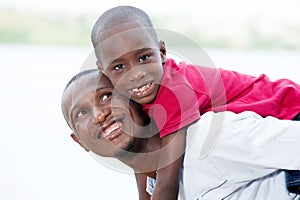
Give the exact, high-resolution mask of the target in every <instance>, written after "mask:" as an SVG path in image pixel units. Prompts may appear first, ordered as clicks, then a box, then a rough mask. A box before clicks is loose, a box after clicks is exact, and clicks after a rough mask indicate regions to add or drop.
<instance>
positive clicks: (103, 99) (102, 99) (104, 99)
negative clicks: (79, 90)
mask: <svg viewBox="0 0 300 200" xmlns="http://www.w3.org/2000/svg"><path fill="white" fill-rule="evenodd" d="M110 98H111V92H107V93H105V94H103V95H101V96H100V103H106V102H107V101H109V100H110Z"/></svg>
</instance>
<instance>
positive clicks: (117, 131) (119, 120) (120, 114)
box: [63, 72, 144, 157]
mask: <svg viewBox="0 0 300 200" xmlns="http://www.w3.org/2000/svg"><path fill="white" fill-rule="evenodd" d="M113 90H114V89H113V86H112V84H111V83H110V81H109V80H108V79H107V78H106V77H104V76H102V77H101V75H100V74H99V72H95V73H90V74H87V75H83V76H81V77H80V78H79V79H77V80H76V81H75V82H73V83H72V84H71V85H70V86H69V87H68V88H67V90H66V91H65V93H64V96H63V112H64V115H65V116H66V119H67V121H68V123H69V125H70V126H71V127H72V129H73V131H74V133H75V134H76V136H77V137H78V138H79V140H80V141H81V142H82V143H83V144H84V146H85V147H86V148H87V149H90V150H92V151H93V152H95V153H97V154H98V155H101V156H107V157H119V156H121V155H123V154H124V153H126V152H127V151H130V150H131V148H133V147H134V144H135V137H134V136H133V134H132V133H137V134H139V133H140V132H141V128H142V127H141V126H140V125H143V123H144V122H143V120H142V119H141V117H140V115H139V114H140V112H138V110H137V108H136V107H135V106H134V105H133V104H132V103H131V102H130V101H129V100H128V99H127V98H124V97H121V96H119V95H116V96H115V95H114V97H113ZM112 99H113V103H112ZM133 120H134V121H133Z"/></svg>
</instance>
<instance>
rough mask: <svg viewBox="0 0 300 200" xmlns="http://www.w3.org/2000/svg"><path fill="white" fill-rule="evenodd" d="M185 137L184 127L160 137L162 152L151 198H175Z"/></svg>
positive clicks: (154, 199) (167, 199)
mask: <svg viewBox="0 0 300 200" xmlns="http://www.w3.org/2000/svg"><path fill="white" fill-rule="evenodd" d="M185 137H186V128H183V129H180V130H179V131H177V132H174V133H172V134H170V135H167V136H165V137H163V138H162V150H161V151H162V152H161V155H160V160H159V166H158V170H157V175H156V184H155V188H154V192H153V195H152V198H151V199H153V200H158V199H162V200H177V197H178V190H179V172H180V169H181V165H182V159H183V156H184V155H183V154H184V150H185Z"/></svg>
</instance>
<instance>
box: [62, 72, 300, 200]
mask: <svg viewBox="0 0 300 200" xmlns="http://www.w3.org/2000/svg"><path fill="white" fill-rule="evenodd" d="M62 110H63V114H64V116H65V119H66V121H67V123H68V125H69V126H70V128H71V129H72V130H73V131H74V132H73V134H72V137H73V139H74V140H75V141H76V142H77V143H79V144H80V145H81V146H82V147H83V148H85V149H86V150H88V151H93V152H95V153H96V154H98V155H100V156H105V157H114V158H117V159H119V160H120V161H122V162H123V163H125V164H126V165H128V166H130V167H131V168H133V169H134V170H135V172H136V178H137V182H138V183H139V181H142V182H143V184H138V185H140V186H141V185H143V186H144V187H139V188H138V189H139V191H140V199H150V196H149V195H148V194H147V193H146V192H145V188H146V183H145V182H144V181H145V177H146V176H149V177H152V178H155V172H156V170H157V168H158V167H160V166H158V158H159V155H160V154H161V151H163V150H164V149H161V140H160V138H159V136H158V135H157V134H154V135H153V134H151V133H156V132H157V129H156V127H155V125H154V124H153V123H150V120H149V118H148V117H147V115H145V114H144V113H143V111H142V110H141V107H140V106H139V105H137V104H136V103H134V102H132V101H130V100H128V99H127V98H125V97H122V96H120V95H118V94H114V89H113V86H112V84H111V82H110V81H109V80H108V79H107V78H106V77H105V76H103V75H102V74H101V73H100V72H99V71H97V70H91V71H85V72H82V73H80V74H78V75H77V76H75V78H73V79H72V80H71V81H70V82H69V84H68V85H67V87H66V89H65V91H64V93H63V98H62ZM260 133H262V134H260ZM149 135H150V136H149ZM178 137H180V134H178ZM179 139H180V138H179ZM172 142H177V138H175V139H174V141H172ZM299 144H300V123H299V122H293V121H290V120H278V119H276V118H272V117H267V118H262V117H260V116H259V115H257V114H255V113H253V112H244V113H241V114H234V113H232V112H220V113H213V112H208V113H206V114H204V115H203V116H202V117H201V119H200V120H199V121H197V122H196V123H194V124H192V125H190V126H189V127H188V132H187V145H186V152H185V156H184V161H183V164H182V169H181V176H180V190H179V199H295V198H299V196H297V195H296V194H291V193H288V191H287V190H286V187H285V175H284V172H283V171H282V169H291V170H296V169H299V167H300V159H299V158H300V156H299V155H298V153H297V151H298V149H299ZM176 153H177V152H175V154H176ZM293 153H294V156H291V154H293ZM179 156H180V155H179ZM167 162H168V161H167V158H166V164H167ZM197 180H199V182H197Z"/></svg>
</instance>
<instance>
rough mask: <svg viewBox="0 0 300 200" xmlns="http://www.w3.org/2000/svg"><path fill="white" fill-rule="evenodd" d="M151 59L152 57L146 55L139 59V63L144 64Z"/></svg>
mask: <svg viewBox="0 0 300 200" xmlns="http://www.w3.org/2000/svg"><path fill="white" fill-rule="evenodd" d="M149 58H150V55H144V56H141V57H140V58H139V62H144V61H145V60H148V59H149Z"/></svg>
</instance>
